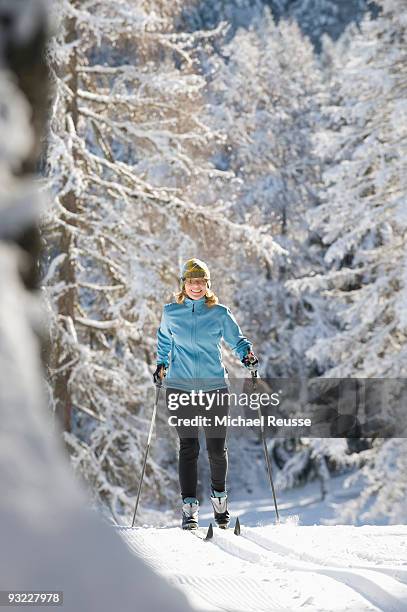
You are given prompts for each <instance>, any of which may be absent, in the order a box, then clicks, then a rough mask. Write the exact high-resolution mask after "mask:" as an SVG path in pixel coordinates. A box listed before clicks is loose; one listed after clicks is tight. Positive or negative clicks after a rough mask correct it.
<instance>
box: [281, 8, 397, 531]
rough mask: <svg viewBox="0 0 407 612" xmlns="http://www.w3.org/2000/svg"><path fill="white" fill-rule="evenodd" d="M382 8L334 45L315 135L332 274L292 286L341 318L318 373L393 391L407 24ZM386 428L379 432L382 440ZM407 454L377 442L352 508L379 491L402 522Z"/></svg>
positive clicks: (314, 215) (316, 227)
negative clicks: (374, 381) (321, 121)
mask: <svg viewBox="0 0 407 612" xmlns="http://www.w3.org/2000/svg"><path fill="white" fill-rule="evenodd" d="M379 4H380V6H381V8H382V12H381V14H380V16H379V17H378V18H377V19H376V20H371V19H366V20H365V21H364V22H363V24H362V27H361V29H360V31H359V30H358V29H356V28H353V29H351V30H350V31H349V32H348V34H347V36H346V37H344V38H343V39H342V40H341V41H340V42H339V43H338V45H337V46H334V45H330V44H329V43H327V44H326V55H325V57H324V61H325V67H326V71H327V74H328V76H329V79H330V81H329V82H330V91H331V96H330V100H329V103H328V104H327V108H326V113H327V123H325V128H324V129H321V130H320V132H319V133H318V134H317V138H316V148H317V151H318V152H319V154H320V155H321V156H323V157H324V160H325V171H324V173H323V179H324V186H323V189H322V191H321V204H320V205H319V206H317V207H315V208H314V209H313V210H312V211H310V212H309V214H308V221H309V223H310V226H311V228H312V230H313V231H314V232H315V233H316V234H318V235H319V236H320V237H321V240H322V243H323V249H324V261H325V265H326V271H325V272H324V273H322V274H317V275H315V276H313V277H307V278H304V279H302V280H301V281H299V282H298V281H296V282H294V283H292V287H296V290H297V291H298V292H299V293H302V292H304V291H309V290H311V291H314V292H315V295H318V296H320V297H321V296H322V297H323V298H324V299H325V302H326V303H327V304H329V305H330V307H331V308H333V309H334V310H336V312H337V317H336V329H335V330H334V331H333V333H332V334H330V335H328V337H325V338H323V337H322V338H319V339H318V340H317V341H316V342H315V344H314V346H313V347H311V348H310V349H309V350H308V351H307V358H308V359H309V360H310V361H312V362H313V363H314V364H316V367H317V368H318V370H319V371H320V372H321V373H323V374H324V376H325V377H331V378H335V377H336V378H340V377H343V378H346V377H358V378H378V379H382V385H383V386H385V385H386V378H387V379H396V378H397V377H403V376H404V375H405V371H406V365H405V364H406V340H407V337H406V335H407V331H406V330H407V328H406V312H407V309H406V286H407V281H406V272H405V268H406V252H407V251H406V246H407V245H406V238H405V236H406V215H405V194H406V172H405V168H406V152H405V141H406V137H407V131H406V121H405V118H406V112H407V107H406V102H405V95H404V85H405V80H406V47H405V41H406V21H405V19H404V18H403V15H400V7H399V5H398V3H397V2H394V1H392V0H385V1H383V2H380V3H379ZM394 400H398V395H397V393H396V394H395V395H394V398H392V397H391V396H389V402H388V403H387V404H386V406H383V410H384V413H385V416H386V418H387V419H389V418H390V417H391V414H392V410H393V403H394ZM376 404H377V398H375V397H374V394H372V396H371V397H370V399H369V400H368V401H367V403H366V406H365V408H364V411H365V415H366V418H367V422H368V426H369V423H371V424H372V423H373V421H372V416H371V415H372V413H375V412H376V411H377V405H376ZM381 427H382V426H380V427H379V428H378V430H377V431H371V432H370V433H371V435H374V436H375V437H376V436H380V434H381V431H382V429H381ZM395 435H397V430H396V431H395ZM402 448H403V444H402V442H400V441H397V440H393V441H387V442H384V441H383V440H380V439H378V440H376V441H375V443H374V445H373V448H372V449H371V450H368V451H366V453H365V456H364V457H363V458H361V460H362V461H364V462H366V465H365V467H364V469H363V475H364V477H365V478H366V479H367V482H366V489H365V494H364V495H362V496H361V497H360V499H358V500H357V501H356V502H355V503H354V504H353V507H352V508H353V510H352V511H354V510H355V508H356V507H357V508H359V510H360V509H361V507H363V505H364V504H365V503H366V502H367V499H368V497H370V496H371V495H372V494H373V493H375V494H377V502H376V504H375V505H374V509H372V510H371V511H372V512H375V513H376V514H379V513H380V508H381V509H382V510H383V512H384V513H385V514H389V504H391V502H390V501H389V503H388V504H387V503H386V504H384V500H385V499H388V500H393V501H394V503H395V510H394V514H392V513H391V512H390V515H391V516H393V518H394V517H395V516H396V515H397V516H399V517H400V516H401V514H400V512H401V510H400V504H399V501H397V500H398V499H399V498H400V492H401V491H403V490H404V489H403V487H404V488H405V470H404V468H403V466H402V460H401V458H400V457H401V454H402ZM387 453H388V457H389V459H388V460H387V459H386V457H387ZM393 459H394V460H393ZM396 474H398V476H396ZM397 478H398V479H399V482H398V484H396V480H397ZM389 483H392V485H390V484H389ZM393 485H394V487H395V488H394V490H393V493H392V494H391V495H390V492H389V491H390V488H391V486H393ZM392 520H393V519H392Z"/></svg>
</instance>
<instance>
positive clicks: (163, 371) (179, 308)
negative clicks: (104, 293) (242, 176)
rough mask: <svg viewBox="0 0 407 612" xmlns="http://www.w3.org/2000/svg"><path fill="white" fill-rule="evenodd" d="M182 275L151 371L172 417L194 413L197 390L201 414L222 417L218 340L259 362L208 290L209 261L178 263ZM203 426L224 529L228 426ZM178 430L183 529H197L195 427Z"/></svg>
mask: <svg viewBox="0 0 407 612" xmlns="http://www.w3.org/2000/svg"><path fill="white" fill-rule="evenodd" d="M180 280H181V287H180V291H179V292H178V293H176V294H175V297H176V302H173V303H171V304H166V305H165V306H164V310H163V314H162V319H161V324H160V327H159V329H158V332H157V369H156V371H155V372H154V375H153V378H154V383H155V384H161V381H162V380H163V378H164V377H166V385H165V386H166V400H167V407H170V403H169V399H170V400H171V410H173V409H174V399H175V403H176V405H177V409H176V413H177V414H176V416H177V417H180V418H181V419H182V418H184V417H185V416H192V412H193V411H192V408H193V407H195V406H196V395H194V393H191V392H195V393H196V392H198V391H200V395H199V398H200V403H199V410H200V413H201V414H202V413H203V414H205V415H206V416H208V412H209V411H208V410H207V409H208V407H210V412H211V414H219V415H222V416H225V415H227V413H228V408H229V405H228V401H227V400H228V386H227V384H226V380H225V376H226V375H227V370H226V368H225V366H224V365H223V362H222V352H221V346H220V342H221V339H222V338H223V339H224V340H225V342H226V343H227V344H228V345H229V346H230V348H231V349H233V351H234V352H235V354H236V355H237V356H238V357H239V358H240V360H241V361H242V363H243V365H244V366H245V367H249V368H253V367H254V366H256V365H257V364H258V360H257V358H256V357H255V355H254V354H253V352H252V350H251V348H252V343H251V342H250V341H249V340H248V339H247V338H246V337H245V336H243V334H242V332H241V330H240V328H239V325H238V324H237V322H236V320H235V318H234V316H233V315H232V313H231V312H230V310H229V308H227V307H226V306H223V305H222V304H219V300H218V298H217V297H216V295H215V294H214V292H213V291H212V290H211V280H210V273H209V268H208V266H207V265H206V264H205V263H204V262H203V261H201V260H200V259H195V258H194V259H189V260H188V261H187V262H186V263H185V264H184V266H183V268H182V273H181V279H180ZM168 368H169V369H168ZM167 370H168V374H167ZM203 392H204V393H203ZM185 394H187V402H185ZM181 395H183V401H181ZM188 398H190V399H189V400H188ZM177 399H179V402H178V403H177V401H176V400H177ZM169 409H170V408H169ZM172 414H173V413H172ZM195 414H196V412H194V415H195ZM204 431H205V437H206V447H207V451H208V457H209V465H210V471H211V502H212V505H213V509H214V518H215V522H216V524H217V525H218V526H219V527H222V528H226V527H228V525H229V521H230V516H229V511H228V507H227V491H226V474H227V467H228V456H227V446H226V426H225V427H223V426H222V427H216V428H214V427H213V426H211V425H207V426H205V425H204ZM177 433H178V436H179V438H180V447H179V479H180V486H181V497H182V500H183V507H182V528H183V529H196V528H197V527H198V510H199V501H198V499H197V497H196V489H197V462H198V455H199V440H198V427H182V425H178V426H177Z"/></svg>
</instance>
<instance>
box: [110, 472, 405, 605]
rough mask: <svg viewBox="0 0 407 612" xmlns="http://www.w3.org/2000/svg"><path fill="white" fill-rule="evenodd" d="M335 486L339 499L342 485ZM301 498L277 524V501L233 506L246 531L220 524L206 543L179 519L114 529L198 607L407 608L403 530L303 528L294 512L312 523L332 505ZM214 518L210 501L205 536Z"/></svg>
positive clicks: (286, 506) (204, 513)
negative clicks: (160, 524)
mask: <svg viewBox="0 0 407 612" xmlns="http://www.w3.org/2000/svg"><path fill="white" fill-rule="evenodd" d="M336 484H337V489H338V491H337V492H336V495H338V496H339V497H340V493H341V492H340V489H341V487H342V484H343V483H342V480H341V479H338V482H337V483H336ZM263 494H264V492H263ZM291 495H292V492H291ZM297 496H298V493H297ZM334 497H335V495H333V496H332V498H331V499H334ZM298 501H299V500H295V499H294V498H293V499H292V501H291V502H283V503H280V509H281V511H282V512H281V513H282V516H283V518H282V522H281V523H280V524H279V525H276V524H274V516H273V511H272V500H271V499H267V498H263V499H261V500H259V501H258V502H257V503H256V504H254V501H253V500H250V501H249V500H247V499H246V500H244V499H242V500H235V501H234V502H233V506H232V508H233V510H232V512H233V517H236V516H239V517H240V520H241V535H240V536H236V535H235V534H234V533H233V529H229V530H227V531H222V530H220V529H218V528H215V529H214V537H213V539H212V540H211V541H210V542H205V541H203V540H202V539H200V538H197V537H195V536H194V535H193V534H190V533H188V532H184V531H182V530H181V529H180V528H179V526H178V522H179V521H178V520H176V521H174V522H173V523H170V524H169V525H168V526H166V527H161V528H159V527H153V526H148V525H145V526H143V527H136V528H134V529H132V528H130V527H124V526H116V527H114V530H115V531H116V532H117V533H118V534H119V535H120V537H121V538H122V539H123V540H124V541H125V542H126V544H127V546H128V547H129V549H130V550H131V551H133V553H135V554H137V555H140V556H141V557H142V558H143V559H144V560H145V561H146V563H147V564H148V565H149V566H150V567H152V568H153V569H154V570H155V571H157V572H159V573H160V574H161V575H162V576H164V577H165V578H166V579H167V580H168V581H169V582H170V583H171V584H173V585H175V586H177V587H178V588H180V589H181V590H182V591H183V592H184V593H185V594H186V595H187V597H188V599H189V602H190V604H191V606H193V608H194V609H196V610H230V611H235V612H238V611H240V610H242V611H243V610H244V611H253V612H258V611H260V610H264V611H266V610H267V611H274V610H286V611H288V610H296V609H301V610H312V611H313V612H315V611H318V610H320V611H324V612H327V611H331V610H332V611H333V610H338V611H339V610H355V611H358V612H359V611H362V610H385V611H386V612H388V611H400V612H401V611H403V610H405V609H406V608H407V556H406V550H407V526H405V525H394V526H377V525H365V526H360V527H356V526H353V525H335V526H325V525H321V524H314V525H312V524H310V525H301V524H300V525H299V524H297V522H298V520H300V521H301V519H299V517H298V516H296V517H293V516H290V514H289V512H290V511H293V510H295V511H299V516H301V518H304V519H305V520H307V516H308V520H310V519H311V518H312V517H313V518H314V519H316V518H317V517H318V516H320V514H321V512H322V513H323V510H324V509H325V511H326V509H327V508H328V507H329V505H330V502H329V500H328V502H325V503H322V502H321V501H320V500H318V499H316V498H315V496H314V497H312V493H311V499H304V498H303V499H302V501H300V505H297V504H298ZM301 504H302V505H301ZM307 504H308V505H307ZM254 508H256V509H254ZM304 510H305V512H304ZM307 512H308V515H307ZM266 516H267V519H266V520H265V517H266ZM284 516H285V518H284ZM211 520H212V514H211V508H210V505H209V504H207V505H202V506H201V510H200V531H201V532H202V533H205V532H206V528H207V526H208V525H209V522H210V521H211ZM322 520H323V519H322ZM233 525H234V519H233V521H232V526H233Z"/></svg>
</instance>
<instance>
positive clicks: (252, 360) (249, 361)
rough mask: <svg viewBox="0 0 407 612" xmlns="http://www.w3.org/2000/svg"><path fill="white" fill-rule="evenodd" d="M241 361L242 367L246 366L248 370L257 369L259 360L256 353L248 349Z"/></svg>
mask: <svg viewBox="0 0 407 612" xmlns="http://www.w3.org/2000/svg"><path fill="white" fill-rule="evenodd" d="M242 363H243V365H244V367H245V368H247V369H248V370H257V368H258V367H259V360H258V359H257V357H256V355H255V354H254V353H253V351H249V352H248V353H247V355H246V357H243V359H242Z"/></svg>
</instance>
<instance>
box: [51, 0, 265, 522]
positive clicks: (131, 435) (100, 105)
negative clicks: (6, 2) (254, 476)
mask: <svg viewBox="0 0 407 612" xmlns="http://www.w3.org/2000/svg"><path fill="white" fill-rule="evenodd" d="M147 4H148V3H146V6H145V7H144V8H141V6H140V7H139V9H138V10H135V7H134V5H133V3H131V2H126V1H124V0H123V1H122V2H119V3H115V4H114V5H112V4H111V3H110V2H106V1H102V0H99V1H97V0H94V1H92V2H88V3H85V4H83V3H78V2H76V1H71V2H68V1H67V0H66V1H63V2H61V3H60V4H58V12H59V17H60V27H59V28H58V34H57V36H56V38H55V40H54V42H53V45H52V47H51V49H50V53H49V56H50V63H51V66H52V68H53V71H54V76H55V100H54V106H53V116H52V123H51V132H50V138H49V146H48V164H49V170H48V174H49V178H50V181H51V187H52V191H53V194H54V195H55V202H56V205H55V206H54V207H52V208H50V209H49V211H48V214H47V217H46V219H45V220H44V227H45V229H46V239H47V244H48V254H49V261H48V263H47V271H46V277H45V281H44V282H45V285H46V287H47V293H48V298H49V304H50V318H51V320H52V322H53V325H52V346H53V351H52V354H51V360H50V373H51V386H52V387H53V389H54V401H55V408H56V412H57V413H58V414H60V415H61V417H62V420H64V423H65V429H66V430H67V431H69V430H70V429H71V425H73V427H72V429H73V431H72V433H73V435H70V436H67V437H66V439H67V442H68V444H69V446H70V448H71V449H72V450H73V455H74V459H73V460H74V463H75V465H76V466H77V467H78V469H80V471H81V472H82V473H83V474H84V476H85V477H86V479H87V480H88V481H90V482H91V483H92V488H93V490H94V491H95V493H96V495H98V496H99V497H101V498H104V499H107V500H108V501H109V503H110V507H111V510H112V512H113V513H117V512H122V511H124V512H125V511H127V512H129V511H130V508H131V507H132V498H131V495H132V494H133V493H134V492H135V488H136V484H137V476H138V475H139V472H140V467H141V455H142V451H143V447H144V444H145V427H144V428H143V424H144V425H145V424H146V420H147V419H149V416H150V414H151V407H152V402H153V397H152V390H151V388H152V384H151V370H152V368H153V363H154V358H155V345H156V341H155V333H156V329H157V327H158V324H159V318H160V315H161V308H162V302H163V300H165V299H167V300H168V297H169V295H170V291H172V290H174V289H176V288H177V282H178V270H179V264H180V263H181V261H182V259H186V258H187V257H190V256H191V255H192V254H195V253H196V252H197V250H198V249H200V251H199V252H203V250H205V249H206V251H207V252H209V253H211V252H215V253H216V257H221V256H222V253H223V254H225V253H226V252H227V250H228V245H230V244H231V245H235V246H234V247H231V248H230V247H229V249H230V250H231V251H233V249H235V250H237V249H238V248H239V241H241V240H242V237H243V236H244V235H245V234H246V227H245V226H244V225H242V224H239V223H236V222H233V221H231V220H229V219H228V218H227V216H225V214H224V206H223V205H222V204H221V203H218V202H216V199H215V198H214V193H215V192H216V190H218V189H219V186H217V185H215V186H213V185H212V182H213V181H212V179H213V175H215V176H216V177H218V176H219V175H222V173H221V172H219V171H217V170H216V168H215V167H214V164H213V163H212V162H211V160H210V155H209V153H208V152H210V150H211V147H212V146H213V145H212V141H213V140H214V139H216V137H217V135H216V133H215V132H214V131H213V130H211V128H209V127H208V126H206V125H204V124H203V123H202V121H201V115H202V112H201V107H202V94H201V92H202V89H203V88H204V86H205V80H204V78H203V77H202V76H200V75H199V74H198V72H197V70H196V66H195V63H194V60H193V58H192V56H191V54H190V52H189V50H190V49H191V48H192V47H193V46H194V45H193V42H191V37H190V36H180V35H176V34H173V33H172V32H171V20H170V19H169V18H168V16H167V11H166V10H162V11H159V10H158V11H157V12H154V11H149V10H148V8H149V7H148V6H147ZM154 7H155V8H157V9H159V8H160V5H159V3H155V4H154ZM150 8H151V7H150ZM170 17H171V18H172V15H171V12H170ZM202 36H203V37H205V34H203V35H202ZM204 185H206V189H204V187H203V186H204ZM198 194H201V197H198ZM202 194H204V195H202ZM195 195H196V198H195V199H194V200H193V199H192V197H193V196H195ZM273 246H274V245H273V241H272V240H271V239H269V238H267V237H264V238H263V239H262V240H259V238H258V234H257V233H256V232H253V235H252V236H250V237H249V240H248V241H247V248H252V250H253V251H254V252H255V253H256V256H258V257H261V258H263V259H265V260H266V261H267V262H268V264H269V265H271V261H272V249H273ZM161 442H162V441H161ZM161 446H162V444H161V445H156V452H157V455H155V454H154V452H153V453H152V455H151V456H150V462H149V465H148V469H147V472H146V489H147V487H148V489H147V490H148V491H149V496H150V498H151V499H155V500H158V501H160V500H162V496H163V491H164V489H165V488H166V487H167V488H169V487H168V485H169V483H170V482H173V479H174V478H175V471H174V470H173V471H171V470H168V469H163V468H162V467H160V454H161V453H160V451H161V450H162V449H161ZM168 452H169V451H168V449H167V448H166V453H168ZM171 488H172V490H173V495H174V496H175V490H176V487H175V486H172V487H171ZM166 497H167V499H168V498H169V499H171V497H169V496H168V491H167V493H166Z"/></svg>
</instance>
